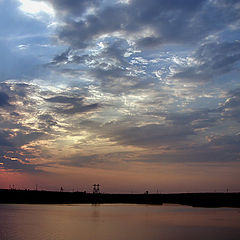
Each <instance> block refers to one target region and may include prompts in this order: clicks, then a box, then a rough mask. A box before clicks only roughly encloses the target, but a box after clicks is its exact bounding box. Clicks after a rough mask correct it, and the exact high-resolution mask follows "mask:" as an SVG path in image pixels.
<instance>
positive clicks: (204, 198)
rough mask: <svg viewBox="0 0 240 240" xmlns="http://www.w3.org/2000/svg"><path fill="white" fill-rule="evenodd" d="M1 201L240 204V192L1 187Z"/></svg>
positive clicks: (31, 202)
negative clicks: (108, 191) (99, 191)
mask: <svg viewBox="0 0 240 240" xmlns="http://www.w3.org/2000/svg"><path fill="white" fill-rule="evenodd" d="M0 203H15V204H18V203H21V204H72V203H75V204H76V203H105V204H107V203H111V204H114V203H135V204H157V205H161V204H164V203H173V204H182V205H189V206H194V207H240V193H179V194H92V193H86V192H53V191H31V190H30V191H29V190H6V189H0Z"/></svg>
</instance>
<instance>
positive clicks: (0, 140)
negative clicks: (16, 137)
mask: <svg viewBox="0 0 240 240" xmlns="http://www.w3.org/2000/svg"><path fill="white" fill-rule="evenodd" d="M0 146H1V147H4V146H12V143H11V142H10V141H9V131H3V130H1V131H0Z"/></svg>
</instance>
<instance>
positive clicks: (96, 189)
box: [93, 184, 100, 194]
mask: <svg viewBox="0 0 240 240" xmlns="http://www.w3.org/2000/svg"><path fill="white" fill-rule="evenodd" d="M99 187H100V185H99V184H93V193H94V194H98V193H100V189H99Z"/></svg>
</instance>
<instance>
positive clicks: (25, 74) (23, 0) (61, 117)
mask: <svg viewBox="0 0 240 240" xmlns="http://www.w3.org/2000/svg"><path fill="white" fill-rule="evenodd" d="M0 30H1V35H0V52H1V54H0V187H2V188H3V187H8V186H9V185H10V184H15V186H16V187H18V188H33V187H34V186H35V184H38V186H39V188H42V189H59V188H60V186H63V187H64V189H66V190H72V189H74V188H75V189H77V188H79V190H87V191H90V189H91V185H92V184H94V183H100V184H101V185H102V189H103V191H105V192H143V191H145V190H149V191H150V192H157V191H159V192H182V191H226V189H227V188H229V189H230V190H232V191H240V175H239V170H240V78H239V76H240V74H239V70H240V1H239V0H182V1H179V0H168V1H166V0H148V1H145V0H81V1H80V0H79V1H78V0H0Z"/></svg>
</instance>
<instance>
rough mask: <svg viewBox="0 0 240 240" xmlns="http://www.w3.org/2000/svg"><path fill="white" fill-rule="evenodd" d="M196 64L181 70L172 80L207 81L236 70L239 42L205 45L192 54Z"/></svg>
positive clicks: (239, 50)
mask: <svg viewBox="0 0 240 240" xmlns="http://www.w3.org/2000/svg"><path fill="white" fill-rule="evenodd" d="M193 58H194V60H195V61H196V62H197V64H195V65H193V66H191V67H186V68H183V69H182V70H181V71H180V72H178V73H176V74H175V75H174V76H173V78H177V79H183V80H188V81H209V80H212V79H213V78H215V77H217V76H219V75H222V74H226V73H229V72H231V71H233V70H235V69H237V66H238V65H237V64H239V61H240V42H239V41H235V42H225V43H207V44H204V45H202V46H201V47H200V48H199V49H198V50H197V51H196V53H195V54H194V56H193Z"/></svg>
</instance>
